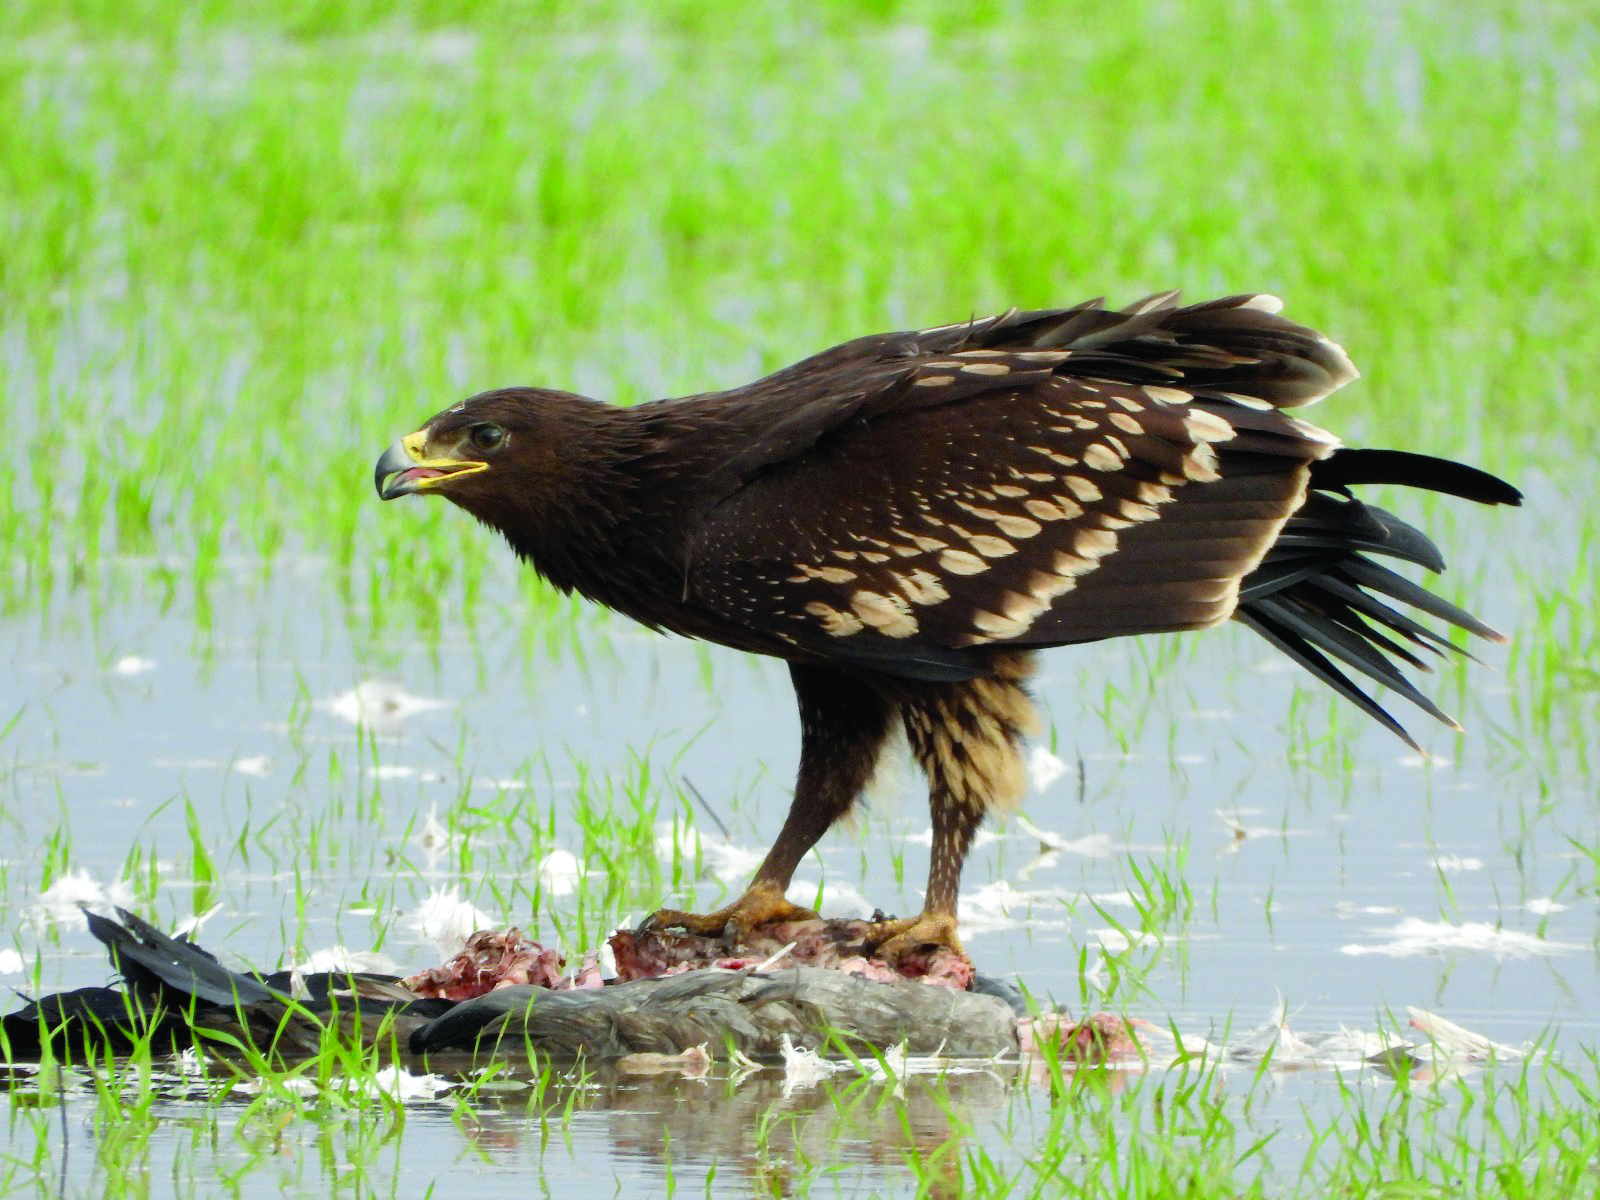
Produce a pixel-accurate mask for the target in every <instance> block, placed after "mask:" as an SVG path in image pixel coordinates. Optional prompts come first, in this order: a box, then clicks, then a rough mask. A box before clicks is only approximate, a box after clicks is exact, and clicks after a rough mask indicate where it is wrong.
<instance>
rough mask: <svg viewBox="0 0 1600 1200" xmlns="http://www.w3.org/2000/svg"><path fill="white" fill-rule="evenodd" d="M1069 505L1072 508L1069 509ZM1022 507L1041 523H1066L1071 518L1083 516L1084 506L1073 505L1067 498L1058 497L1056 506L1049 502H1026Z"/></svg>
mask: <svg viewBox="0 0 1600 1200" xmlns="http://www.w3.org/2000/svg"><path fill="white" fill-rule="evenodd" d="M1062 501H1065V503H1062ZM1068 505H1071V507H1070V508H1069V507H1068ZM1022 507H1023V508H1025V509H1027V510H1028V511H1029V512H1030V513H1032V514H1033V515H1034V516H1036V517H1038V518H1039V520H1041V521H1065V520H1067V519H1069V518H1071V517H1081V516H1083V506H1082V505H1079V504H1073V503H1072V501H1070V500H1067V498H1066V497H1065V496H1057V497H1056V503H1054V504H1052V503H1051V502H1050V501H1048V500H1026V501H1024V502H1023V505H1022Z"/></svg>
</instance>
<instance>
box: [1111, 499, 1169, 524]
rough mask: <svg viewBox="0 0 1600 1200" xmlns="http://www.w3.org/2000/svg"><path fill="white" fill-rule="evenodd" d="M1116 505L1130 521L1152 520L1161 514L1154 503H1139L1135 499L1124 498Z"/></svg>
mask: <svg viewBox="0 0 1600 1200" xmlns="http://www.w3.org/2000/svg"><path fill="white" fill-rule="evenodd" d="M1117 507H1118V509H1119V511H1121V513H1122V515H1123V516H1124V517H1126V518H1128V520H1130V521H1154V520H1155V519H1156V518H1157V517H1159V516H1160V515H1161V514H1160V513H1158V512H1157V511H1156V510H1155V506H1154V505H1150V504H1140V503H1139V502H1138V501H1137V500H1124V501H1122V503H1121V504H1119V505H1118V506H1117Z"/></svg>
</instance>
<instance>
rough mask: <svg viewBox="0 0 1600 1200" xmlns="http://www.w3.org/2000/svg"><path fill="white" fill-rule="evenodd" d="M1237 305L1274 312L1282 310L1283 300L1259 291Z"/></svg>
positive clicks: (1258, 310)
mask: <svg viewBox="0 0 1600 1200" xmlns="http://www.w3.org/2000/svg"><path fill="white" fill-rule="evenodd" d="M1239 307H1240V308H1253V309H1255V310H1256V311H1257V312H1264V313H1275V312H1282V311H1283V301H1282V300H1280V299H1278V297H1276V296H1274V295H1271V294H1270V293H1267V292H1261V293H1259V294H1257V295H1254V296H1251V297H1250V299H1248V300H1246V301H1245V302H1244V303H1243V304H1241V305H1239Z"/></svg>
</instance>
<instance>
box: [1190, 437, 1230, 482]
mask: <svg viewBox="0 0 1600 1200" xmlns="http://www.w3.org/2000/svg"><path fill="white" fill-rule="evenodd" d="M1183 473H1184V475H1185V476H1186V477H1187V478H1189V479H1192V480H1194V482H1196V483H1213V482H1215V481H1216V480H1218V479H1221V478H1222V473H1221V472H1220V471H1218V470H1217V452H1216V451H1215V450H1213V449H1212V448H1211V447H1210V446H1209V445H1208V444H1207V443H1205V442H1201V443H1200V444H1199V445H1198V446H1196V447H1195V448H1194V449H1193V450H1190V451H1189V453H1187V454H1185V455H1184V456H1183Z"/></svg>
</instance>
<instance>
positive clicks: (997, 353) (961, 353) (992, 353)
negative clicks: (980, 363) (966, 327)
mask: <svg viewBox="0 0 1600 1200" xmlns="http://www.w3.org/2000/svg"><path fill="white" fill-rule="evenodd" d="M1005 356H1006V351H1004V350H957V351H956V352H955V355H954V357H956V358H1004V357H1005Z"/></svg>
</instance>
